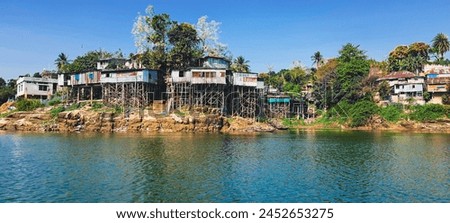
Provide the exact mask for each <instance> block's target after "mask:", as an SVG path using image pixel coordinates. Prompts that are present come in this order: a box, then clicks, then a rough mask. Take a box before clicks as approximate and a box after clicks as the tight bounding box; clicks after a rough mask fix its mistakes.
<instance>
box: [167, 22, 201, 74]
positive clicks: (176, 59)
mask: <svg viewBox="0 0 450 223" xmlns="http://www.w3.org/2000/svg"><path fill="white" fill-rule="evenodd" d="M168 38H169V43H170V44H171V45H172V48H171V50H170V52H169V58H168V60H169V66H170V69H178V70H179V69H185V68H188V67H189V66H191V65H193V64H194V62H195V60H197V59H198V58H200V57H201V55H202V51H201V50H200V48H199V47H198V43H199V39H198V37H197V32H196V31H195V29H194V27H193V26H192V25H190V24H187V23H182V24H174V25H173V26H172V29H171V30H170V31H169V32H168Z"/></svg>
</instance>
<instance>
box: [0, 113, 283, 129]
mask: <svg viewBox="0 0 450 223" xmlns="http://www.w3.org/2000/svg"><path fill="white" fill-rule="evenodd" d="M0 130H3V131H26V132H99V133H107V132H133V133H156V132H221V133H252V132H273V131H275V130H276V128H275V127H273V126H272V125H270V124H268V123H260V122H256V121H254V120H252V119H244V118H239V117H234V118H226V117H223V116H220V115H217V114H202V115H196V116H191V115H186V116H179V115H176V114H170V115H167V116H151V115H148V114H144V115H140V114H137V113H131V114H129V115H128V117H124V115H122V114H120V115H117V114H115V113H114V112H96V111H86V110H74V111H64V112H60V113H59V114H57V116H56V117H52V115H51V114H50V113H49V112H48V111H45V110H44V109H38V110H37V111H32V112H15V113H12V114H10V115H8V116H6V117H5V118H2V119H0Z"/></svg>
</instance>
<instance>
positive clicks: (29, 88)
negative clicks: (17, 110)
mask: <svg viewBox="0 0 450 223" xmlns="http://www.w3.org/2000/svg"><path fill="white" fill-rule="evenodd" d="M57 84H58V80H57V79H52V78H36V77H19V79H17V82H16V86H17V94H16V98H38V99H49V98H50V97H51V96H52V95H53V94H55V91H56V86H57Z"/></svg>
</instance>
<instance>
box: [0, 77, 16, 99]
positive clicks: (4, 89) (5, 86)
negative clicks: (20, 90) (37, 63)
mask: <svg viewBox="0 0 450 223" xmlns="http://www.w3.org/2000/svg"><path fill="white" fill-rule="evenodd" d="M15 85H16V81H15V80H12V79H11V80H9V81H8V83H6V81H5V80H4V79H3V78H1V77H0V104H3V103H5V102H6V101H8V99H12V98H14V95H15V94H16V86H15Z"/></svg>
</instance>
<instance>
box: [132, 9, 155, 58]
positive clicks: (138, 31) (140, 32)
mask: <svg viewBox="0 0 450 223" xmlns="http://www.w3.org/2000/svg"><path fill="white" fill-rule="evenodd" d="M153 16H155V12H154V11H153V6H152V5H149V6H147V9H145V15H141V14H140V13H138V16H136V20H135V21H134V24H133V29H132V30H131V33H132V34H133V35H134V45H135V46H136V48H137V50H138V53H144V52H145V51H146V50H148V49H151V48H153V42H151V41H148V38H149V36H152V35H153V34H154V32H155V30H154V29H153V28H152V26H151V23H149V22H148V21H151V20H152V18H153Z"/></svg>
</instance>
